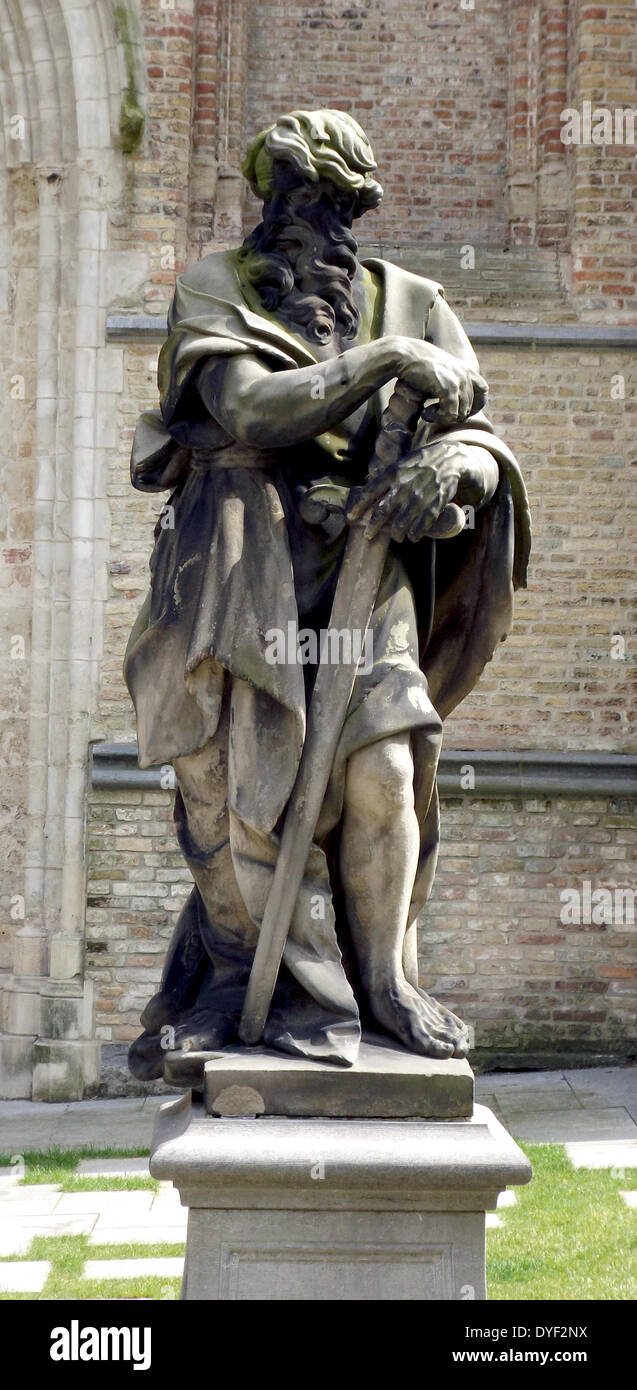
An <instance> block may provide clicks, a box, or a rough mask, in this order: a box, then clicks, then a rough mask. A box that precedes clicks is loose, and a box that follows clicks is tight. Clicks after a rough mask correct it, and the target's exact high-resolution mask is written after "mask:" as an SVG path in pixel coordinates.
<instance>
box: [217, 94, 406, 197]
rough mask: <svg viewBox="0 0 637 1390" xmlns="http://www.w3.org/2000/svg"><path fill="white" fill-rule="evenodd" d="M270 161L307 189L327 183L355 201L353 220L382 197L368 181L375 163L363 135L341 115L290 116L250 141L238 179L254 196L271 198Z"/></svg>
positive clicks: (302, 113) (378, 187)
mask: <svg viewBox="0 0 637 1390" xmlns="http://www.w3.org/2000/svg"><path fill="white" fill-rule="evenodd" d="M275 160H277V161H278V160H284V161H287V162H289V163H291V164H293V165H294V166H295V168H296V169H298V171H299V173H300V174H302V175H303V176H304V178H307V179H309V181H310V182H311V183H317V182H318V180H319V179H322V178H328V179H331V180H332V182H333V183H335V184H336V185H337V187H338V188H342V189H344V190H346V191H347V192H349V193H351V194H353V195H354V198H355V211H354V216H355V217H360V216H361V215H362V213H364V212H367V211H368V209H370V208H376V207H378V204H379V203H380V200H381V198H382V196H383V190H382V188H381V185H380V184H379V183H377V181H376V179H374V178H373V172H374V170H375V169H376V161H375V159H374V155H373V153H372V148H371V145H370V143H369V141H368V139H367V136H366V135H365V132H364V130H362V128H361V126H359V124H358V121H355V120H354V117H353V116H349V115H348V114H347V112H346V111H331V110H324V111H290V112H289V113H288V115H287V116H281V117H280V119H279V120H278V121H275V122H274V124H273V125H270V126H267V127H266V129H265V130H262V131H261V132H260V134H259V135H257V137H256V140H253V142H252V144H251V146H250V149H249V150H248V153H247V155H246V158H245V160H244V163H243V166H242V167H243V174H244V176H245V178H246V179H247V181H248V183H249V184H250V187H251V189H252V191H253V193H256V195H257V197H258V198H262V199H263V200H267V199H268V198H269V197H270V196H271V194H272V167H273V165H274V162H275Z"/></svg>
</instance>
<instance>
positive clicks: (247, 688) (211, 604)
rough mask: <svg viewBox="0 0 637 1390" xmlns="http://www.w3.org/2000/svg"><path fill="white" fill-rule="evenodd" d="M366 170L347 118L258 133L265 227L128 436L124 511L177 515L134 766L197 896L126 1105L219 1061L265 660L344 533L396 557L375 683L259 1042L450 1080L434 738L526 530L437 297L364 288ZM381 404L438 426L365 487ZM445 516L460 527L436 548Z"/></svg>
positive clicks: (182, 289) (294, 717) (263, 776)
mask: <svg viewBox="0 0 637 1390" xmlns="http://www.w3.org/2000/svg"><path fill="white" fill-rule="evenodd" d="M375 168H376V165H375V163H374V158H373V154H372V151H371V148H370V146H369V143H368V141H367V139H366V137H365V134H364V132H363V131H362V130H361V128H360V126H359V125H358V124H357V123H356V121H354V120H353V119H352V117H351V116H348V115H346V114H345V113H344V112H341V111H330V110H325V111H293V112H291V113H290V114H289V115H287V116H284V117H282V118H281V119H280V120H278V121H276V122H275V124H274V125H271V126H270V127H269V128H268V129H267V130H264V131H262V133H261V134H260V135H259V136H258V137H257V139H256V140H255V141H254V143H253V145H252V146H251V149H250V151H249V153H248V156H247V159H246V161H245V165H244V173H245V176H246V178H247V180H248V182H249V184H250V186H251V188H252V189H253V191H254V192H255V193H256V194H257V195H258V196H259V197H260V198H261V199H262V200H263V205H264V206H263V220H262V222H261V223H260V224H259V226H258V227H257V228H256V229H255V230H254V231H253V232H252V233H251V235H250V236H248V238H247V239H246V241H245V242H244V244H243V246H242V247H241V248H240V249H239V250H232V251H224V252H215V253H213V254H212V255H209V256H206V257H205V258H204V259H202V260H201V261H199V262H198V263H197V264H196V265H194V266H193V267H191V269H189V270H188V271H187V272H186V274H184V275H181V276H179V277H178V279H177V285H176V289H175V296H174V299H173V303H172V307H171V310H170V315H169V333H168V337H167V340H166V342H165V344H164V346H163V348H162V351H161V355H160V361H159V391H160V399H161V413H159V412H148V413H147V414H146V415H144V416H142V418H141V420H140V422H139V425H138V428H137V432H136V437H135V442H134V447H133V457H132V465H131V468H132V481H133V485H134V486H135V487H137V488H140V489H142V490H143V491H149V490H150V491H161V490H163V489H169V490H170V491H171V496H170V507H169V509H168V512H167V515H168V516H169V517H170V522H171V524H166V523H165V518H162V519H160V522H159V524H158V526H157V529H156V533H155V548H154V551H153V555H152V559H151V589H150V594H149V596H148V598H147V601H146V603H145V605H144V608H143V610H142V612H141V614H140V616H139V619H138V621H137V623H136V625H135V627H134V629H133V632H132V634H131V638H130V641H129V645H128V650H127V654H126V664H125V675H126V680H127V683H128V687H129V690H130V693H131V695H132V698H133V700H134V703H135V708H136V713H137V729H138V742H139V760H140V764H141V766H142V767H148V766H150V765H152V764H155V763H167V762H171V763H172V764H173V766H174V769H175V774H176V778H177V783H178V791H177V795H176V801H175V821H176V827H177V834H178V836H179V842H180V845H181V848H182V850H183V853H184V855H185V857H186V860H187V863H188V865H189V868H190V870H191V872H192V876H193V880H194V887H193V890H192V893H191V895H190V898H189V899H188V901H187V903H186V905H185V907H184V909H183V911H182V913H181V916H180V918H179V921H178V923H177V926H176V928H175V931H174V935H173V939H172V942H171V945H170V949H169V952H168V957H167V961H166V965H165V969H164V974H163V979H162V983H161V987H160V990H159V992H158V993H157V994H155V996H154V997H153V999H152V1000H151V1001H150V1003H149V1004H148V1006H147V1007H146V1009H145V1010H144V1014H143V1016H142V1023H143V1025H144V1030H145V1031H144V1033H143V1034H142V1036H141V1037H140V1038H139V1039H138V1040H137V1041H136V1042H135V1043H134V1044H133V1046H132V1048H131V1057H130V1063H131V1068H132V1070H133V1072H134V1074H135V1075H137V1076H139V1077H143V1078H150V1077H154V1076H158V1075H161V1073H162V1064H163V1060H164V1057H165V1052H164V1051H163V1050H162V1046H161V1043H162V1029H163V1030H164V1033H166V1028H167V1027H168V1035H169V1036H170V1039H171V1044H170V1045H171V1047H172V1048H174V1049H176V1050H177V1051H182V1053H183V1052H188V1051H190V1052H193V1051H195V1052H202V1051H203V1052H206V1051H208V1052H210V1051H216V1050H218V1049H219V1048H223V1047H224V1046H225V1045H227V1044H229V1043H231V1042H234V1041H236V1038H237V1026H238V1021H239V1018H240V1014H241V1008H242V1004H243V1000H244V996H245V991H246V984H247V980H248V976H249V972H250V966H251V962H252V960H253V956H254V951H255V946H256V942H257V939H258V934H259V929H260V924H261V920H262V917H263V912H264V908H265V903H266V901H267V897H268V892H269V888H270V884H271V880H272V874H273V868H274V865H275V863H276V858H277V852H278V845H279V836H280V830H281V825H282V821H283V818H284V814H285V811H286V806H287V804H288V801H289V798H290V793H291V790H292V787H293V785H294V781H295V777H296V774H297V769H298V766H299V760H300V756H301V751H302V748H303V742H304V734H305V728H306V718H307V711H308V708H310V706H311V700H312V689H313V683H314V679H315V676H316V662H315V660H312V659H311V656H310V659H308V660H298V659H296V658H297V657H298V652H297V651H296V650H295V651H294V652H293V653H292V654H291V653H290V649H289V643H286V642H284V644H283V648H282V650H283V651H284V656H283V657H282V658H281V659H276V660H273V659H272V641H273V633H274V634H284V635H287V634H289V633H290V632H295V633H297V632H299V630H300V629H303V630H304V631H305V633H309V634H310V635H311V634H319V633H320V632H322V631H324V630H325V629H326V628H327V626H328V625H329V618H330V612H331V605H332V599H333V596H334V592H335V587H336V583H337V579H338V575H339V568H340V565H341V560H342V556H343V551H344V546H345V542H346V536H347V529H348V528H347V523H348V520H351V519H352V518H353V517H355V518H358V519H359V520H360V518H361V517H363V518H365V519H366V524H367V530H368V534H369V535H370V536H372V535H374V534H376V533H377V532H378V531H379V530H380V528H385V529H386V530H387V531H388V532H389V534H390V536H391V544H390V547H389V551H388V558H387V562H386V565H385V571H384V574H383V577H382V582H381V585H380V588H379V591H378V594H377V598H376V603H375V607H374V611H373V614H372V618H371V623H370V632H371V637H372V642H371V651H372V652H373V659H372V660H371V661H365V662H361V664H360V666H359V668H358V671H357V675H356V679H355V684H354V690H353V695H352V698H351V701H350V704H349V707H348V711H347V716H346V718H345V722H344V724H343V727H342V730H341V733H340V737H339V742H338V748H337V753H336V757H335V759H334V764H333V767H332V769H331V775H330V779H329V783H328V787H327V791H326V794H325V798H324V801H323V807H322V812H321V816H320V819H319V823H318V825H317V828H316V834H315V837H314V842H313V844H312V848H311V851H310V854H309V857H308V860H307V865H306V869H305V876H304V879H303V883H302V886H301V890H300V892H299V894H298V898H297V901H296V908H295V912H294V916H293V920H292V923H291V928H290V932H289V936H288V940H287V944H286V947H285V952H284V955H283V963H282V967H281V971H280V973H279V977H278V982H277V986H276V990H275V994H274V998H273V1002H272V1007H271V1009H270V1013H269V1016H268V1019H267V1024H266V1028H265V1032H264V1041H265V1043H266V1045H267V1046H269V1047H272V1048H277V1049H280V1050H282V1051H284V1052H287V1053H292V1054H296V1055H300V1056H306V1057H312V1058H316V1059H321V1060H325V1061H331V1062H335V1063H340V1064H342V1065H351V1064H352V1063H353V1061H354V1060H355V1058H356V1055H357V1051H358V1046H359V1041H360V1037H361V1026H362V1025H363V1026H365V1027H367V1028H370V1029H372V1030H374V1031H375V1032H376V1033H378V1032H381V1033H385V1034H388V1035H390V1036H391V1037H392V1038H393V1039H397V1040H399V1042H400V1043H402V1044H404V1046H405V1047H407V1048H408V1049H410V1050H412V1051H414V1052H418V1053H421V1054H425V1055H427V1056H431V1057H438V1058H447V1057H458V1056H463V1055H465V1053H466V1051H467V1046H468V1040H467V1030H466V1028H465V1026H464V1024H463V1023H462V1022H461V1021H460V1019H459V1018H457V1017H456V1016H455V1014H453V1013H451V1012H450V1011H449V1009H447V1008H444V1007H442V1005H440V1004H439V1003H437V1002H436V1001H435V1000H434V999H432V998H430V997H429V996H428V995H427V994H425V993H424V991H423V990H422V989H420V987H419V983H418V959H417V937H416V932H417V917H418V914H419V913H420V912H421V910H422V908H423V906H424V904H425V903H426V902H427V899H428V897H429V894H430V891H431V887H432V882H433V877H434V872H435V865H436V857H437V853H438V843H439V815H438V798H437V792H436V766H437V761H438V756H439V751H440V744H441V735H442V721H443V719H444V718H445V717H446V715H447V714H449V712H450V711H451V710H452V709H453V708H454V707H455V706H456V705H457V704H458V702H459V701H460V700H461V699H462V698H463V697H464V696H465V695H466V694H467V693H468V692H469V691H470V690H471V689H472V687H473V686H474V684H475V682H476V681H477V679H478V677H479V675H480V672H481V671H482V668H483V666H484V664H485V662H487V661H488V660H489V659H490V658H491V656H492V654H493V651H494V649H495V647H496V645H497V643H498V642H499V641H501V640H502V639H503V638H504V637H505V636H506V634H507V632H508V630H509V627H510V623H511V613H512V597H513V590H514V588H515V587H517V586H518V585H520V584H524V582H525V571H526V563H527V557H528V549H529V523H528V508H527V503H526V493H525V489H524V484H523V482H522V478H521V476H520V472H519V468H518V466H517V464H516V461H515V458H514V457H513V455H512V454H511V452H510V450H509V449H508V448H507V446H506V445H505V444H503V443H502V441H501V440H499V439H498V438H497V437H496V435H495V433H494V431H493V428H492V426H491V424H490V423H489V421H488V419H487V417H486V415H485V414H484V412H483V406H484V402H485V399H486V394H487V388H486V383H485V382H484V380H483V378H482V377H481V376H480V375H479V372H478V364H477V360H476V357H475V355H474V353H473V350H472V348H471V345H470V343H469V341H468V339H467V337H466V335H465V333H464V331H463V329H462V327H461V325H460V323H459V322H458V320H457V318H456V317H455V315H454V314H453V312H452V311H451V309H450V308H449V306H448V304H447V303H446V301H445V298H444V293H443V290H442V288H441V286H440V285H438V284H435V283H434V282H432V281H430V280H425V279H423V278H421V277H420V276H416V275H413V274H410V273H409V272H407V271H405V270H402V269H399V268H398V267H396V266H394V265H391V264H389V263H388V262H386V261H383V260H378V259H367V260H364V261H361V260H359V259H358V256H357V249H358V248H357V242H356V239H355V236H354V233H353V230H352V226H353V223H354V221H355V220H356V219H358V218H360V217H361V216H362V215H363V214H364V213H365V212H366V211H367V210H368V209H370V208H375V207H377V206H378V204H379V202H380V200H381V197H382V189H381V187H380V185H379V184H378V183H377V181H376V179H375V177H374V172H375ZM397 379H398V380H402V381H404V382H406V383H408V384H409V385H410V386H411V387H415V388H417V389H418V390H419V391H421V392H422V394H423V398H428V399H434V400H436V401H437V402H438V404H437V406H436V413H435V419H433V420H432V419H425V418H421V420H420V423H419V425H418V427H417V429H416V432H415V434H414V436H413V441H412V444H411V448H410V450H409V452H408V453H407V455H406V456H404V457H402V458H401V459H400V460H399V462H398V463H397V464H395V465H394V466H392V467H391V468H388V469H386V470H385V471H384V472H383V473H382V474H381V475H380V477H379V476H375V477H374V478H373V479H369V478H368V464H369V461H370V458H371V457H372V454H373V452H374V444H375V440H376V437H377V433H378V429H379V422H380V417H381V414H382V411H383V409H384V407H385V405H386V403H387V400H388V398H389V396H390V395H391V392H392V388H393V385H394V384H395V382H396V380H397ZM452 499H455V500H456V502H457V503H459V505H460V506H461V507H466V508H467V509H471V514H472V515H473V514H474V515H475V525H473V526H471V527H468V528H465V530H464V531H462V533H461V534H459V535H457V536H456V538H455V539H449V540H444V541H443V540H435V539H432V536H431V534H430V533H431V530H432V527H434V523H435V522H436V519H437V518H438V517H439V516H440V513H441V512H442V510H443V509H444V507H445V506H446V505H447V504H448V503H449V502H450V501H451V500H452ZM434 529H435V528H434ZM309 646H310V648H311V643H310V644H309ZM308 650H309V648H308Z"/></svg>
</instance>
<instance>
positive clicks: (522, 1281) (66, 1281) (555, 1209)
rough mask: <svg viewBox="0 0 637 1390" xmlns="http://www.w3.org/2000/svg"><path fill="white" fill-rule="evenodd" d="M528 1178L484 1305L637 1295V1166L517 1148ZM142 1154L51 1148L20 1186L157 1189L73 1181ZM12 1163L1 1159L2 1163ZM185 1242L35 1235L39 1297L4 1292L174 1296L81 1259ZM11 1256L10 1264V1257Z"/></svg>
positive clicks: (501, 1237) (145, 1182) (143, 1252)
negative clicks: (612, 1166)
mask: <svg viewBox="0 0 637 1390" xmlns="http://www.w3.org/2000/svg"><path fill="white" fill-rule="evenodd" d="M521 1147H522V1148H523V1149H524V1152H525V1153H526V1154H527V1155H528V1157H529V1158H530V1160H531V1163H532V1164H533V1172H534V1176H533V1181H532V1182H531V1183H530V1184H529V1185H528V1186H527V1187H518V1188H516V1195H517V1201H516V1205H515V1206H513V1207H505V1208H504V1209H503V1211H502V1220H503V1224H502V1226H501V1227H498V1228H495V1229H493V1230H489V1231H488V1232H487V1286H488V1296H489V1299H494V1300H515V1299H521V1300H523V1301H538V1300H542V1299H548V1300H555V1299H558V1300H559V1299H573V1300H580V1299H592V1300H596V1299H599V1300H603V1301H607V1300H614V1301H619V1300H621V1301H624V1300H633V1299H634V1298H635V1297H637V1214H636V1213H635V1211H631V1210H630V1209H629V1208H628V1207H627V1206H626V1205H625V1203H624V1202H623V1201H622V1199H621V1197H620V1195H619V1193H620V1191H621V1190H624V1191H626V1190H630V1189H634V1188H637V1169H634V1168H633V1169H630V1168H628V1169H626V1171H625V1173H624V1174H623V1176H618V1175H617V1174H615V1173H611V1172H610V1171H609V1170H608V1169H603V1168H602V1169H586V1168H579V1169H574V1168H572V1167H571V1164H570V1163H569V1160H568V1158H567V1156H566V1152H565V1150H564V1149H563V1148H562V1146H561V1145H559V1144H522V1145H521ZM125 1152H126V1154H128V1155H131V1156H140V1155H139V1151H138V1150H137V1151H136V1152H135V1151H133V1150H126V1151H124V1150H121V1149H101V1150H99V1149H81V1150H73V1151H64V1150H60V1149H51V1150H50V1151H49V1152H47V1153H44V1154H42V1153H25V1154H24V1160H25V1165H26V1171H25V1179H24V1181H25V1184H26V1185H32V1184H37V1183H59V1184H60V1185H61V1187H62V1189H63V1190H64V1191H65V1192H78V1191H91V1190H92V1191H109V1190H117V1189H128V1190H132V1189H135V1188H146V1189H147V1188H149V1187H150V1188H155V1189H156V1188H157V1183H156V1182H155V1181H154V1179H152V1178H145V1177H138V1176H135V1175H133V1176H131V1177H130V1178H97V1177H96V1178H94V1177H91V1176H89V1175H83V1176H82V1177H75V1176H74V1169H75V1166H76V1164H77V1162H78V1160H79V1159H80V1158H112V1157H119V1158H121V1157H124V1156H125ZM8 1163H9V1160H8V1159H3V1158H2V1157H1V1156H0V1166H1V1165H3V1164H6V1165H8ZM183 1252H184V1246H183V1245H109V1246H99V1245H89V1243H88V1237H87V1236H47V1237H44V1236H36V1237H34V1239H33V1240H32V1241H31V1244H30V1246H29V1249H28V1252H27V1253H26V1254H24V1255H20V1256H15V1257H13V1258H16V1259H21V1260H49V1261H50V1262H51V1270H50V1273H49V1277H48V1279H47V1282H46V1284H45V1286H44V1289H43V1291H42V1293H41V1294H36V1295H33V1294H0V1300H2V1301H5V1302H6V1301H13V1300H15V1299H16V1298H19V1299H32V1298H36V1299H44V1300H48V1299H67V1298H82V1299H135V1298H145V1299H146V1298H150V1299H156V1300H158V1299H173V1298H178V1297H179V1282H180V1281H179V1280H178V1279H166V1278H142V1279H121V1280H115V1279H109V1280H103V1281H101V1282H99V1283H98V1282H95V1281H91V1282H89V1281H88V1280H86V1279H83V1278H82V1268H83V1265H84V1262H85V1260H88V1259H91V1260H100V1259H104V1260H106V1259H117V1258H120V1259H143V1258H148V1257H150V1256H161V1255H182V1254H183ZM6 1258H9V1257H6Z"/></svg>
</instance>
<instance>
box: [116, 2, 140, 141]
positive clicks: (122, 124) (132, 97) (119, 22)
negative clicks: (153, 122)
mask: <svg viewBox="0 0 637 1390" xmlns="http://www.w3.org/2000/svg"><path fill="white" fill-rule="evenodd" d="M113 19H114V24H115V34H116V36H117V41H118V43H119V44H121V48H122V52H123V54H124V62H125V64H126V76H127V79H128V80H127V86H126V91H125V93H124V96H123V97H122V105H121V109H120V113H119V139H120V147H121V149H122V150H123V152H124V154H133V152H134V151H135V150H136V149H138V148H139V146H140V144H141V140H142V135H143V133H144V121H145V116H144V112H143V111H142V108H141V106H140V104H139V97H138V92H137V82H136V78H135V50H134V43H133V39H132V37H131V16H130V13H129V11H128V9H127V7H126V5H124V4H117V5H115V8H114V11H113Z"/></svg>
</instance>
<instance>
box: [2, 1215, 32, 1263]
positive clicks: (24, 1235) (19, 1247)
mask: <svg viewBox="0 0 637 1390" xmlns="http://www.w3.org/2000/svg"><path fill="white" fill-rule="evenodd" d="M32 1239H33V1235H32V1232H31V1231H26V1230H25V1229H24V1227H23V1226H22V1224H20V1225H18V1226H15V1227H14V1228H12V1229H7V1228H5V1224H4V1222H2V1225H0V1256H2V1257H4V1256H7V1255H25V1254H26V1252H27V1250H28V1248H29V1246H30V1244H31V1241H32Z"/></svg>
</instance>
